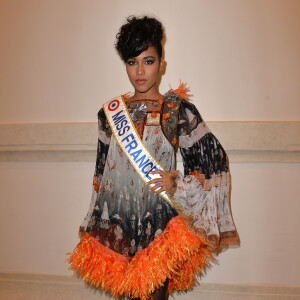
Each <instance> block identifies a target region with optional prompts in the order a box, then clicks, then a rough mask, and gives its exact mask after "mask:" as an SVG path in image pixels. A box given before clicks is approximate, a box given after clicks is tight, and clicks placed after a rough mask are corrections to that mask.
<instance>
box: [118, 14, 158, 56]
mask: <svg viewBox="0 0 300 300" xmlns="http://www.w3.org/2000/svg"><path fill="white" fill-rule="evenodd" d="M116 38H117V41H116V44H115V48H116V50H117V51H118V53H119V55H120V56H121V58H122V60H123V61H124V62H126V61H127V60H128V59H129V58H132V57H136V56H138V55H140V54H141V53H142V52H143V51H145V50H147V49H148V47H149V46H154V47H155V48H156V51H157V54H158V57H159V59H161V57H162V46H161V40H162V38H163V29H162V24H161V23H160V22H159V21H158V20H157V19H155V18H150V17H147V16H144V17H141V18H137V17H135V16H129V17H128V18H127V23H125V24H124V25H122V26H121V28H120V31H119V33H118V34H117V35H116Z"/></svg>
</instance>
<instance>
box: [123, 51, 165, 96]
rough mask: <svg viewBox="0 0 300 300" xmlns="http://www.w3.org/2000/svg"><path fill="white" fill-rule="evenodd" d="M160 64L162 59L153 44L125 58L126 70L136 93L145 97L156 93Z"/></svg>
mask: <svg viewBox="0 0 300 300" xmlns="http://www.w3.org/2000/svg"><path fill="white" fill-rule="evenodd" d="M162 65H163V59H159V57H158V55H157V51H156V48H155V47H154V46H149V47H148V49H147V50H145V51H143V52H142V53H141V54H140V55H139V56H136V57H132V58H129V59H128V60H127V62H126V71H127V74H128V77H129V80H130V82H131V84H132V85H133V87H134V89H135V92H136V93H142V94H144V95H143V96H145V97H146V96H148V95H151V94H153V95H154V94H155V93H158V87H157V80H158V75H159V71H160V70H161V68H162Z"/></svg>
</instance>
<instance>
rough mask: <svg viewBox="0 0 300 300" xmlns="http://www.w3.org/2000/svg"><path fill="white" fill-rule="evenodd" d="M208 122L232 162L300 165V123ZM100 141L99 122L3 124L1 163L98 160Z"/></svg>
mask: <svg viewBox="0 0 300 300" xmlns="http://www.w3.org/2000/svg"><path fill="white" fill-rule="evenodd" d="M206 123H207V125H208V127H209V128H210V130H211V131H212V132H213V133H214V134H215V136H216V137H217V138H218V139H219V140H220V142H221V144H222V145H223V147H224V149H225V150H226V152H227V153H228V156H229V160H230V162H300V122H297V121H295V122H247V121H243V122H240V121H233V122H206ZM96 141H97V124H96V123H24V124H0V161H2V162H8V161H95V155H96V148H97V145H96ZM177 159H178V161H180V160H181V157H180V155H178V156H177Z"/></svg>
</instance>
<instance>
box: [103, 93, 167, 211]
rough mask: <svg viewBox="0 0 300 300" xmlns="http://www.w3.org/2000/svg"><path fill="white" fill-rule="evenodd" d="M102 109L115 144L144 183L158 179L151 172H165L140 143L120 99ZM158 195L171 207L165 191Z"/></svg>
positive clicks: (157, 175)
mask: <svg viewBox="0 0 300 300" xmlns="http://www.w3.org/2000/svg"><path fill="white" fill-rule="evenodd" d="M103 109H104V112H105V115H106V118H107V120H108V123H109V125H110V128H111V130H112V133H113V135H114V137H115V139H116V141H117V143H118V144H119V146H120V147H121V149H122V150H123V152H124V153H125V154H126V156H127V158H128V159H129V161H130V162H131V164H132V166H133V167H134V168H135V170H136V172H137V173H138V174H139V175H140V177H141V178H142V179H143V180H144V182H146V183H147V182H148V181H150V180H151V179H155V178H160V177H161V175H159V174H149V173H150V172H151V171H155V170H162V171H164V172H165V170H164V168H163V167H162V166H161V165H160V163H159V162H158V161H157V160H156V159H155V158H154V157H153V156H152V154H151V153H150V151H149V150H148V149H147V147H146V146H145V145H144V143H143V142H142V140H141V138H140V136H139V134H138V133H137V131H136V129H135V126H134V124H133V122H132V120H131V117H130V115H129V113H128V110H127V106H126V104H125V103H124V101H123V99H122V97H121V96H120V97H116V98H114V99H113V100H110V101H108V102H106V103H104V104H103ZM125 176H126V174H125ZM154 185H155V184H151V185H150V186H151V187H152V186H154ZM160 195H161V196H162V197H163V198H164V199H165V200H166V201H167V202H168V203H169V204H170V205H172V202H171V200H170V198H169V196H168V194H167V193H166V191H163V192H161V193H160ZM172 206H173V205H172Z"/></svg>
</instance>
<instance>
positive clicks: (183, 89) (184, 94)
mask: <svg viewBox="0 0 300 300" xmlns="http://www.w3.org/2000/svg"><path fill="white" fill-rule="evenodd" d="M186 85H187V83H183V82H181V81H180V84H179V86H178V88H177V89H175V90H173V92H174V93H175V94H177V95H178V96H179V97H180V98H182V99H184V100H188V97H189V96H190V95H189V94H188V92H190V91H191V90H190V89H189V88H188V87H187V86H186Z"/></svg>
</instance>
